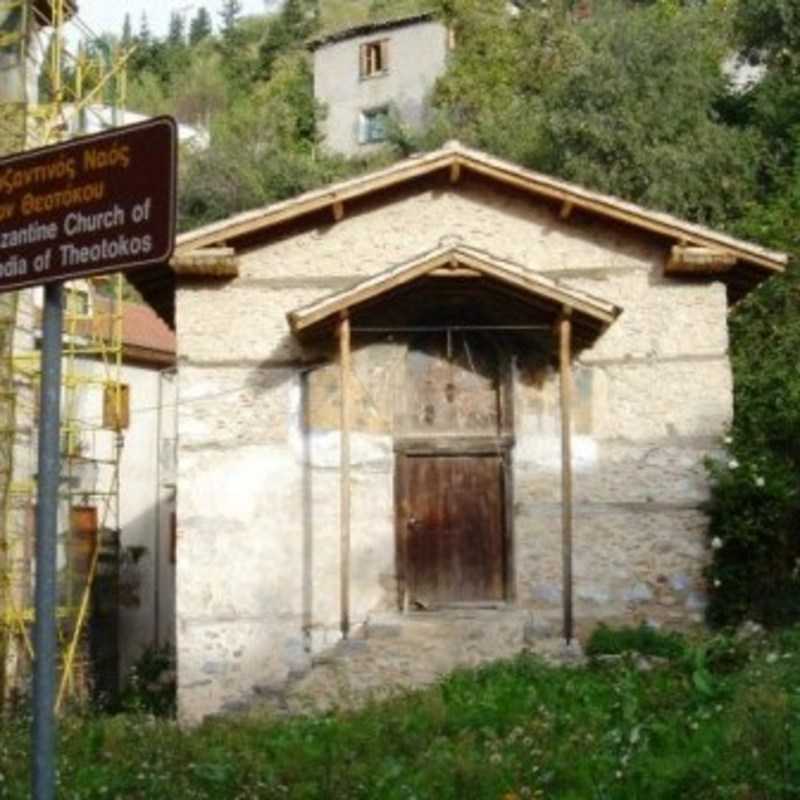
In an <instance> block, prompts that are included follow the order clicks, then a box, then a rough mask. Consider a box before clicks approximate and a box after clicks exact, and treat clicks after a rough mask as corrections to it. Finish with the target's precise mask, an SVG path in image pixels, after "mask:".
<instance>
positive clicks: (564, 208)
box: [558, 200, 575, 220]
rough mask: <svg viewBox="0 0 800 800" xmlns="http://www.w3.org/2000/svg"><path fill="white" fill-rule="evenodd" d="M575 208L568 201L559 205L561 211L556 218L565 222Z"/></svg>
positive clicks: (573, 204)
mask: <svg viewBox="0 0 800 800" xmlns="http://www.w3.org/2000/svg"><path fill="white" fill-rule="evenodd" d="M574 208H575V203H573V202H572V201H570V200H565V201H564V202H563V203H562V204H561V211H559V213H558V216H559V217H561V219H563V220H567V219H569V218H570V217H571V216H572V211H573V209H574Z"/></svg>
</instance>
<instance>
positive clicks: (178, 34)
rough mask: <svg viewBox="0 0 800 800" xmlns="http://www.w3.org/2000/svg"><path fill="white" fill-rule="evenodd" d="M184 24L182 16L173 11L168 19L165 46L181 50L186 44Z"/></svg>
mask: <svg viewBox="0 0 800 800" xmlns="http://www.w3.org/2000/svg"><path fill="white" fill-rule="evenodd" d="M184 28H185V24H184V21H183V15H182V14H179V13H178V12H177V11H173V12H172V13H171V14H170V17H169V32H168V33H167V44H168V45H169V46H170V47H171V48H173V49H177V48H181V47H184V46H185V44H186V37H185V30H184Z"/></svg>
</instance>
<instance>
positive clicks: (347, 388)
mask: <svg viewBox="0 0 800 800" xmlns="http://www.w3.org/2000/svg"><path fill="white" fill-rule="evenodd" d="M350 373H351V370H350V318H349V316H348V315H347V312H346V311H343V312H342V314H341V316H340V318H339V375H340V386H341V405H340V420H339V428H340V434H339V435H340V447H339V609H340V620H341V630H342V637H343V638H344V639H347V638H348V636H349V635H350V412H351V409H350V405H351V400H352V392H351V380H352V377H351V374H350Z"/></svg>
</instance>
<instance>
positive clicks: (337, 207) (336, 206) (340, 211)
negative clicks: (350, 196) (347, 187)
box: [333, 200, 344, 222]
mask: <svg viewBox="0 0 800 800" xmlns="http://www.w3.org/2000/svg"><path fill="white" fill-rule="evenodd" d="M333 219H334V220H335V221H336V222H341V221H342V220H343V219H344V203H343V202H342V201H341V200H334V201H333Z"/></svg>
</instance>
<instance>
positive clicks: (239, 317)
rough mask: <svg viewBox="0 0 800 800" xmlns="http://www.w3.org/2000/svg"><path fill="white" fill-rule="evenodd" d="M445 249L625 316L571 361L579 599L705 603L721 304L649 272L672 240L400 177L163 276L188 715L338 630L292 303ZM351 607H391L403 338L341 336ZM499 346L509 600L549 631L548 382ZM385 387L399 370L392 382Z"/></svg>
mask: <svg viewBox="0 0 800 800" xmlns="http://www.w3.org/2000/svg"><path fill="white" fill-rule="evenodd" d="M447 242H452V243H456V242H461V243H463V244H465V245H469V246H470V247H473V248H479V249H482V250H485V251H487V252H488V253H490V254H492V255H493V256H495V257H498V258H504V259H508V260H511V261H514V262H516V263H518V264H522V265H524V266H525V267H527V268H528V269H530V270H533V271H536V272H538V273H541V274H543V275H548V276H549V277H551V278H553V279H556V280H558V281H559V282H560V283H562V284H563V285H564V286H567V287H574V288H578V289H581V290H583V291H586V292H589V293H591V294H593V295H595V296H597V297H600V298H603V299H604V300H607V301H611V302H613V303H616V304H617V305H619V306H621V307H622V308H623V309H624V312H623V314H622V315H621V316H620V317H619V319H618V320H617V321H616V322H615V323H614V324H613V325H612V326H611V328H610V329H609V330H608V331H607V332H606V333H605V334H604V335H603V336H602V337H601V338H600V340H599V341H597V342H596V344H595V345H594V346H593V347H592V348H591V349H588V350H584V351H582V352H581V353H580V354H579V355H578V358H577V360H576V364H575V387H576V389H575V423H574V470H575V477H574V499H575V536H574V538H575V597H576V614H577V618H578V621H579V625H582V626H583V627H584V628H585V627H587V626H588V625H590V624H591V622H592V621H594V620H597V619H611V620H619V619H625V620H628V621H638V620H651V621H653V622H655V623H659V624H660V623H669V624H684V623H687V622H690V621H693V620H699V619H700V618H701V616H700V615H701V613H702V608H703V604H704V596H703V585H702V580H701V569H702V566H703V564H704V561H705V559H706V552H705V550H704V539H703V530H704V524H705V521H704V517H703V514H702V512H701V510H700V504H701V503H702V502H703V500H704V499H705V498H706V497H707V486H706V481H705V476H704V469H703V466H702V464H703V459H704V458H705V456H706V455H708V454H709V453H710V452H713V451H714V450H715V448H716V447H717V446H718V442H719V438H720V436H721V434H722V433H723V431H724V428H725V426H726V425H727V424H728V422H729V421H730V418H731V414H732V386H731V372H730V366H729V362H728V358H727V345H728V340H727V328H726V310H727V309H726V298H725V290H724V287H723V286H722V285H721V284H719V283H714V282H692V283H688V282H680V281H675V280H667V279H665V278H664V277H663V264H664V261H665V258H666V249H665V247H664V246H663V245H660V244H658V243H657V242H655V241H653V240H652V239H648V238H644V237H642V236H640V235H638V234H636V233H634V232H631V231H629V230H623V229H619V228H613V227H609V226H607V225H604V224H603V223H601V222H598V221H585V220H576V221H571V222H570V221H568V222H564V221H561V220H560V219H559V218H558V216H557V214H554V213H553V212H552V210H551V209H549V208H547V207H546V206H544V205H539V204H537V203H536V202H534V201H531V200H530V199H526V198H522V197H520V196H516V195H510V194H506V193H504V192H501V191H495V190H493V189H491V188H489V187H487V186H486V185H483V184H469V183H466V184H462V185H460V186H458V187H456V188H455V189H452V190H447V191H438V190H431V191H421V192H418V193H416V194H414V193H411V192H409V193H408V194H407V195H405V196H400V197H398V198H395V199H394V200H393V202H390V203H388V204H384V205H376V206H375V207H372V208H366V209H362V210H360V211H359V213H357V214H351V215H346V216H345V218H344V219H343V220H342V221H341V222H339V223H337V224H335V225H333V224H331V225H325V226H323V227H316V228H313V229H310V230H304V231H302V232H300V233H296V234H294V235H290V236H285V237H284V238H282V239H279V240H277V241H272V242H270V243H269V244H268V245H265V246H263V247H260V248H254V249H252V250H250V251H248V252H245V253H243V254H241V270H240V277H239V278H238V279H236V280H234V281H231V282H227V283H191V284H185V285H183V286H181V287H179V291H178V298H177V315H178V318H177V330H178V348H179V358H180V371H179V393H180V408H181V414H180V419H179V440H180V452H179V480H178V483H179V487H178V592H177V615H178V634H177V635H178V653H179V698H180V707H181V713H182V715H183V717H184V719H186V720H193V719H198V718H200V717H202V716H204V715H206V714H208V713H212V712H215V711H219V710H224V709H230V708H235V707H237V706H238V705H240V704H244V703H247V702H249V701H250V700H251V699H252V698H253V696H254V695H257V694H258V693H259V692H272V691H279V690H280V689H281V687H282V686H283V685H284V684H285V682H286V680H287V679H288V678H289V677H290V675H292V674H293V673H297V672H302V671H303V670H305V669H307V668H308V666H309V664H310V658H311V655H312V654H313V653H314V652H318V651H319V650H321V649H324V648H325V647H327V646H330V645H331V644H333V643H335V641H336V640H337V638H338V630H337V625H338V618H339V607H338V597H339V584H338V574H339V572H338V541H339V529H338V513H339V511H338V510H339V475H338V464H339V452H338V448H339V436H338V429H337V428H338V420H337V417H336V413H335V412H336V403H337V402H338V398H337V397H336V380H337V367H336V364H335V363H333V361H334V359H335V356H334V355H333V349H332V348H333V343H331V345H330V347H328V348H327V350H326V347H325V346H316V347H302V346H301V345H300V344H299V343H298V342H297V341H296V340H295V339H294V338H293V337H292V336H291V335H290V332H289V329H288V326H287V323H286V320H285V315H286V313H287V312H288V311H290V310H292V309H295V308H297V307H299V306H302V305H304V304H306V303H308V302H311V301H314V300H317V299H318V298H320V297H322V296H324V295H326V294H328V293H330V292H332V291H336V290H339V289H342V288H344V287H346V286H349V285H351V284H352V283H353V282H354V281H357V280H359V279H361V278H363V277H365V276H367V275H370V274H373V273H375V272H377V271H380V270H383V269H386V268H387V267H389V266H392V265H395V264H398V263H400V262H403V261H404V260H406V259H410V258H413V257H416V256H419V254H420V253H422V252H425V251H427V250H431V249H434V248H436V247H439V246H441V244H442V243H447ZM354 344H355V348H356V349H355V353H354V371H355V373H356V376H357V381H356V385H357V387H360V388H357V392H356V398H355V400H356V411H355V425H354V434H353V444H352V485H353V534H352V537H353V539H352V541H353V544H352V547H353V556H352V557H353V579H352V590H351V597H352V613H351V616H352V620H353V623H354V624H356V625H357V624H358V623H359V622H363V621H364V620H365V619H366V618H367V616H368V615H369V614H370V613H373V612H379V611H382V610H386V609H390V608H392V607H394V605H393V604H394V603H395V599H396V583H395V577H396V570H395V556H394V547H395V545H394V504H393V475H394V455H393V431H392V423H391V420H392V419H393V418H394V417H393V411H392V404H393V403H394V402H396V398H397V396H398V389H397V386H396V378H397V374H398V373H397V370H396V369H395V365H396V364H398V363H402V358H403V344H402V342H398V341H396V342H386V341H384V342H380V343H373V344H370V345H366V344H365V343H364V342H359V341H358V339H356V340H355V342H354ZM528 356H529V354H526V353H517V354H515V358H514V363H515V366H514V378H513V384H514V386H513V392H514V403H513V405H514V429H515V437H516V444H515V447H514V450H513V456H512V463H513V486H514V490H513V562H514V579H513V580H514V585H513V587H511V588H512V593H513V594H514V596H515V598H516V599H515V603H516V605H518V606H521V607H525V608H530V609H531V611H532V619H533V622H534V626H535V627H538V628H540V629H541V632H542V633H543V634H548V633H553V634H555V633H557V632H558V627H557V624H558V619H559V615H560V596H561V579H560V576H561V540H560V536H561V523H560V514H561V506H560V474H561V473H560V469H561V461H560V444H559V442H560V438H559V437H560V421H559V411H558V407H559V405H558V375H557V374H556V373H555V371H554V370H553V368H552V366H548V365H547V363H542V361H541V360H539V361H538V362H536V363H534V361H535V360H532V359H531V358H530V357H528ZM393 381H394V382H393Z"/></svg>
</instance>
